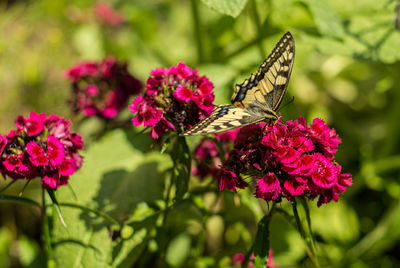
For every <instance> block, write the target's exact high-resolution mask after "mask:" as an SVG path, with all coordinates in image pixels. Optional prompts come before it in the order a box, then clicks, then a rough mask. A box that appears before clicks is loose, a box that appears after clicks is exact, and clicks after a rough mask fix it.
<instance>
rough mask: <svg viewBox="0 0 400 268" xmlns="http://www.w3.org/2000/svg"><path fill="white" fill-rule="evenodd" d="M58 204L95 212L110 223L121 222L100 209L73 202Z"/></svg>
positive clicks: (117, 223) (116, 223)
mask: <svg viewBox="0 0 400 268" xmlns="http://www.w3.org/2000/svg"><path fill="white" fill-rule="evenodd" d="M58 205H59V206H60V207H71V208H79V209H81V210H83V211H87V212H92V213H94V214H96V215H97V216H99V217H102V218H103V219H105V220H106V221H108V222H110V223H112V224H115V225H118V226H121V224H120V223H119V222H118V221H117V220H116V219H114V218H113V217H111V216H109V215H108V214H106V213H104V212H102V211H100V210H96V209H92V208H89V207H85V206H82V205H78V204H74V203H59V204H58Z"/></svg>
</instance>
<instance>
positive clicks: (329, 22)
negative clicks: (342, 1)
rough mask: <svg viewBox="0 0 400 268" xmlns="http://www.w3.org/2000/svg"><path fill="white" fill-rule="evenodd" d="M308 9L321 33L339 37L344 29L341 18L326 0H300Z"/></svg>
mask: <svg viewBox="0 0 400 268" xmlns="http://www.w3.org/2000/svg"><path fill="white" fill-rule="evenodd" d="M302 1H303V2H304V3H305V4H306V5H307V7H308V8H309V9H310V11H311V13H312V15H313V17H314V21H315V24H316V26H317V28H318V30H319V31H320V33H321V34H323V35H327V36H331V37H335V38H341V37H342V35H343V33H344V30H343V26H342V22H341V19H340V17H339V15H338V14H337V13H336V12H335V10H334V9H333V8H332V7H331V6H330V4H329V2H328V1H321V0H302Z"/></svg>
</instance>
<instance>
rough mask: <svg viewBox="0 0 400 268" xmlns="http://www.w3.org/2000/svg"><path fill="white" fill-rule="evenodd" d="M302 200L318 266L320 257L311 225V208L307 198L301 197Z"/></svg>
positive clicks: (312, 248)
mask: <svg viewBox="0 0 400 268" xmlns="http://www.w3.org/2000/svg"><path fill="white" fill-rule="evenodd" d="M300 202H301V204H302V205H303V208H304V211H305V213H306V219H307V226H308V232H309V234H310V242H311V250H312V253H313V256H315V262H316V264H317V267H319V263H318V258H317V257H316V256H317V246H316V242H315V237H314V234H313V231H312V227H311V216H310V209H309V208H308V203H307V200H306V199H305V198H304V197H301V198H300Z"/></svg>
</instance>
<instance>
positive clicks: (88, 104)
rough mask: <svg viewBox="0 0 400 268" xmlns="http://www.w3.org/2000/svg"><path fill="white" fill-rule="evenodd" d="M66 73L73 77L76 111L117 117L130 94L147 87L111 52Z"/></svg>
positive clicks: (91, 114) (74, 107)
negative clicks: (112, 55) (99, 60)
mask: <svg viewBox="0 0 400 268" xmlns="http://www.w3.org/2000/svg"><path fill="white" fill-rule="evenodd" d="M66 76H67V78H68V79H69V80H70V81H71V88H72V93H73V96H72V99H71V104H72V110H73V112H75V113H77V112H81V113H82V114H84V115H85V116H88V117H90V116H98V117H102V118H114V117H116V116H117V114H118V112H119V111H120V110H121V109H122V108H124V107H125V105H126V103H127V101H128V98H129V96H131V95H136V94H139V93H140V91H141V90H142V88H143V86H142V83H141V82H140V81H139V80H138V79H136V78H135V77H133V76H132V75H131V74H130V73H129V72H128V68H127V64H126V63H123V62H118V61H116V59H115V58H114V57H111V56H110V57H107V58H106V59H104V60H103V61H102V62H100V63H97V62H83V63H80V64H78V65H76V66H74V67H72V68H71V69H69V70H68V71H67V73H66ZM38 127H40V126H38Z"/></svg>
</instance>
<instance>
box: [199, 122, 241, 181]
mask: <svg viewBox="0 0 400 268" xmlns="http://www.w3.org/2000/svg"><path fill="white" fill-rule="evenodd" d="M238 132H239V129H234V130H231V131H227V132H224V133H218V134H214V136H215V139H216V140H217V141H218V142H219V143H220V146H221V148H222V150H223V152H222V154H223V155H224V157H225V158H226V157H228V152H229V151H230V150H231V149H232V148H233V142H234V140H235V139H236V136H237V134H238ZM222 160H223V159H221V152H220V148H219V147H218V145H217V144H216V143H215V141H214V140H212V139H210V138H207V137H205V138H203V139H202V140H201V141H200V142H199V144H198V145H197V146H196V148H195V150H194V156H193V161H194V168H193V169H192V173H193V175H195V176H197V177H199V178H200V179H204V178H205V177H207V176H209V175H210V176H212V177H214V178H217V176H218V174H219V172H220V170H221V166H222Z"/></svg>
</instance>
